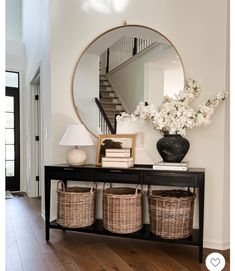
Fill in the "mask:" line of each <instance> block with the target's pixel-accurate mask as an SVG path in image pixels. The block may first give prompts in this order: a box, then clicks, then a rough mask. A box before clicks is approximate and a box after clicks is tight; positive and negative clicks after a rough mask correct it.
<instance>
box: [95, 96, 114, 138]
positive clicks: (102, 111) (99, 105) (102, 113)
mask: <svg viewBox="0 0 235 271" xmlns="http://www.w3.org/2000/svg"><path fill="white" fill-rule="evenodd" d="M95 103H96V104H97V106H98V108H99V111H100V114H101V116H102V117H103V119H104V120H105V122H106V124H107V126H108V128H109V130H110V133H111V134H115V130H114V128H113V126H112V124H111V122H110V120H109V118H108V117H107V115H106V113H105V111H104V109H103V107H102V105H101V103H100V101H99V99H98V98H96V97H95Z"/></svg>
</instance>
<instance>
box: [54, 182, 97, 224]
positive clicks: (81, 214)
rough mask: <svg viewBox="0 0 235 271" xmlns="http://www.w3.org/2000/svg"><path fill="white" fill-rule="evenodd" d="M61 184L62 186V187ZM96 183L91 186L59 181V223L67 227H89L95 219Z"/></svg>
mask: <svg viewBox="0 0 235 271" xmlns="http://www.w3.org/2000/svg"><path fill="white" fill-rule="evenodd" d="M60 185H61V188H60ZM95 196H96V184H93V185H92V187H91V188H85V187H67V188H65V186H64V183H63V182H62V181H59V182H58V183H57V223H58V224H59V225H61V226H63V227H66V228H81V227H87V226H89V225H91V224H93V223H94V221H95Z"/></svg>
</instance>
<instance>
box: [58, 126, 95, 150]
mask: <svg viewBox="0 0 235 271" xmlns="http://www.w3.org/2000/svg"><path fill="white" fill-rule="evenodd" d="M59 145H64V146H92V145H94V142H93V141H92V138H91V135H90V133H89V132H88V131H87V129H86V128H85V126H84V125H83V124H71V125H69V126H68V128H67V130H66V131H65V134H64V136H63V137H62V139H61V140H60V143H59Z"/></svg>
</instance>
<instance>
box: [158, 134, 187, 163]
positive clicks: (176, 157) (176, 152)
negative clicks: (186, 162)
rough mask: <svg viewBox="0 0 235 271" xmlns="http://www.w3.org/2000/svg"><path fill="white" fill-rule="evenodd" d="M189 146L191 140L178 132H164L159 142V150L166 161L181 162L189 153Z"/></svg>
mask: <svg viewBox="0 0 235 271" xmlns="http://www.w3.org/2000/svg"><path fill="white" fill-rule="evenodd" d="M189 146H190V144H189V141H188V140H187V139H186V138H185V137H182V136H181V135H178V134H173V135H171V134H164V136H163V137H162V138H160V139H159V140H158V142H157V150H158V152H159V154H160V155H161V157H162V159H163V161H165V162H173V163H179V162H181V161H182V160H183V159H184V157H185V155H186V154H187V152H188V150H189Z"/></svg>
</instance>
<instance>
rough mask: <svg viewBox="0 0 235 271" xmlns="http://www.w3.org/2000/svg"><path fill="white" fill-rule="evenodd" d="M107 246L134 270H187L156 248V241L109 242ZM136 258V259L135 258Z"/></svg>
mask: <svg viewBox="0 0 235 271" xmlns="http://www.w3.org/2000/svg"><path fill="white" fill-rule="evenodd" d="M109 246H110V247H111V248H112V250H114V251H115V252H116V253H117V254H119V255H120V256H121V257H122V258H123V259H124V260H125V261H126V262H128V263H129V264H131V266H133V268H134V269H135V270H139V271H141V270H147V271H151V270H156V271H158V270H159V271H165V270H167V271H169V270H172V271H189V270H190V269H188V268H186V267H185V266H183V265H182V264H181V263H179V262H178V261H176V260H175V259H173V258H171V257H169V256H168V255H167V254H165V253H163V252H162V251H161V250H159V249H157V248H156V243H154V242H150V243H146V241H141V240H136V241H135V242H128V241H127V240H125V241H122V240H121V241H119V242H115V243H114V242H109ZM137 259H138V260H137Z"/></svg>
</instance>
